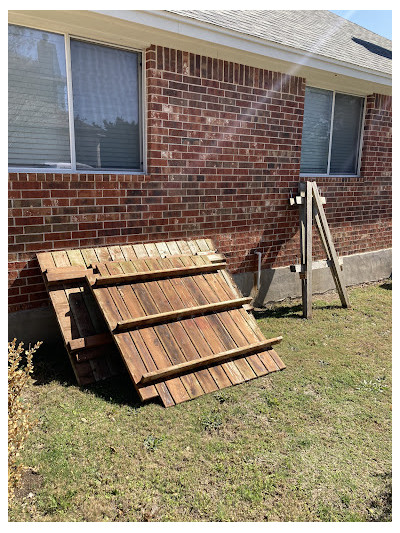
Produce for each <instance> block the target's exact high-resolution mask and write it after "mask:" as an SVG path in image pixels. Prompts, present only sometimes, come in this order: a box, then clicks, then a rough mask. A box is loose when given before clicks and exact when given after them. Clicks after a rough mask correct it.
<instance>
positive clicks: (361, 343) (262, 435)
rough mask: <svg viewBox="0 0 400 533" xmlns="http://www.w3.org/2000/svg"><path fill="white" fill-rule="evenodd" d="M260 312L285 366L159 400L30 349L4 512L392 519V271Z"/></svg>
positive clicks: (131, 517) (49, 517) (75, 517)
mask: <svg viewBox="0 0 400 533" xmlns="http://www.w3.org/2000/svg"><path fill="white" fill-rule="evenodd" d="M350 299H351V302H352V306H353V307H352V309H350V310H345V309H342V308H341V307H340V306H339V300H338V298H337V296H336V295H334V296H333V295H325V296H322V297H321V296H320V297H319V298H318V299H316V300H315V302H314V309H315V311H314V318H313V320H311V321H305V320H303V319H301V308H300V305H299V304H298V302H294V303H293V302H291V303H283V304H280V305H278V306H276V307H274V308H272V309H270V310H267V311H265V312H264V313H263V315H261V316H259V318H258V322H259V325H260V327H261V328H262V330H263V331H264V333H265V334H266V336H267V337H273V336H276V335H283V338H284V340H283V341H282V343H281V344H280V345H278V347H277V351H278V353H279V355H280V356H281V358H282V359H283V361H284V362H285V363H286V365H287V368H286V370H284V371H283V372H279V373H273V374H270V375H269V376H265V377H262V378H259V379H255V380H253V381H251V382H249V383H246V384H242V385H239V386H236V387H231V388H228V389H225V390H223V391H219V392H217V393H213V394H210V395H207V396H203V397H200V398H198V399H196V400H193V401H191V402H187V403H183V404H180V405H178V406H176V407H172V408H169V409H165V408H163V407H161V406H160V405H158V404H155V403H153V404H151V403H150V404H147V405H141V404H140V403H139V401H138V399H137V396H136V395H135V393H134V389H133V385H131V383H130V382H129V379H128V378H126V377H124V378H122V379H121V378H119V379H115V380H110V381H108V382H103V383H101V384H97V385H96V386H91V387H90V388H87V389H80V388H79V387H77V386H76V385H75V384H74V380H73V376H72V371H71V369H70V368H69V363H68V361H67V355H66V353H65V352H64V349H63V347H61V348H60V349H58V350H56V351H53V352H52V353H48V352H46V348H45V347H44V346H42V347H41V348H40V350H39V352H38V353H37V357H36V361H35V360H34V363H35V364H36V373H35V376H34V378H35V379H34V380H33V382H32V384H30V385H29V386H28V388H27V389H26V393H25V397H26V398H27V399H28V400H29V401H30V402H31V404H32V406H33V410H34V415H35V417H36V419H37V420H38V423H37V426H36V429H35V430H34V432H33V433H32V434H31V435H30V437H29V439H28V441H27V443H26V447H25V451H24V453H23V462H24V464H25V465H27V466H28V467H29V468H28V469H27V470H26V472H25V474H24V478H23V481H24V482H23V486H22V488H21V489H20V490H19V491H18V493H17V496H16V499H15V501H14V503H13V504H12V506H11V508H10V514H9V519H10V520H11V521H389V520H391V282H385V283H383V282H381V283H379V284H375V285H368V286H364V287H358V288H353V289H351V290H350Z"/></svg>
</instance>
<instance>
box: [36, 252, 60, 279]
mask: <svg viewBox="0 0 400 533" xmlns="http://www.w3.org/2000/svg"><path fill="white" fill-rule="evenodd" d="M36 258H37V260H38V263H39V267H40V270H41V272H42V274H43V273H44V272H46V270H48V269H49V268H55V263H54V259H53V256H52V255H51V252H41V253H39V254H36Z"/></svg>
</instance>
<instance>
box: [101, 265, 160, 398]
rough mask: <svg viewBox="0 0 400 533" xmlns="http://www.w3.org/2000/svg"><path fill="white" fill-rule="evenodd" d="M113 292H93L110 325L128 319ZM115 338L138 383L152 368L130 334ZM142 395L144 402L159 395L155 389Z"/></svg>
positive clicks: (108, 290) (129, 370) (128, 367)
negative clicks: (143, 357) (115, 300)
mask: <svg viewBox="0 0 400 533" xmlns="http://www.w3.org/2000/svg"><path fill="white" fill-rule="evenodd" d="M104 273H108V270H106V269H105V267H104ZM111 292H112V291H111V290H110V289H109V288H103V289H97V290H94V291H93V293H94V296H95V298H96V300H97V301H98V303H99V306H100V309H101V311H102V313H103V315H104V318H105V320H106V322H107V323H108V324H110V323H111V324H112V323H115V324H116V323H117V322H118V320H121V319H124V318H126V314H122V315H121V313H120V311H121V307H120V306H118V307H117V305H116V303H115V302H114V299H113V297H112V293H111ZM114 292H115V291H114ZM114 338H115V342H116V345H117V347H118V349H119V351H120V353H121V355H122V358H123V361H124V363H125V365H126V368H127V370H128V372H129V374H130V376H131V378H132V380H133V382H134V383H137V382H138V381H139V379H140V377H141V375H143V373H144V372H146V371H147V370H150V368H151V366H150V365H147V366H145V364H144V363H143V360H142V357H141V356H140V355H139V352H138V350H137V349H136V346H135V344H134V343H133V341H132V338H131V336H130V334H129V333H121V334H120V335H118V337H114ZM126 353H129V357H126ZM140 395H141V397H142V399H143V400H147V399H151V398H154V396H156V395H158V390H157V389H154V388H152V389H148V388H146V389H142V390H141V391H140Z"/></svg>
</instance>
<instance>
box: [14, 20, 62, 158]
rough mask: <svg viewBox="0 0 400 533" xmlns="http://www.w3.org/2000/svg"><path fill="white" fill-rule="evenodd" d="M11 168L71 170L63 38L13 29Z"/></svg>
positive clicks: (36, 31) (22, 29)
mask: <svg viewBox="0 0 400 533" xmlns="http://www.w3.org/2000/svg"><path fill="white" fill-rule="evenodd" d="M8 38H9V56H8V62H9V63H8V64H9V67H8V68H9V71H8V72H9V74H8V77H9V78H8V79H9V85H8V87H9V110H8V120H9V123H8V128H9V130H8V131H9V165H10V166H26V165H29V166H35V167H43V166H50V167H51V166H56V165H57V164H59V163H63V164H64V165H65V166H67V167H68V166H70V161H71V158H70V144H69V126H68V104H67V81H66V67H65V49H64V38H63V37H62V36H61V35H55V34H53V33H47V32H43V31H38V30H31V29H28V28H22V27H19V26H12V25H10V26H9V32H8Z"/></svg>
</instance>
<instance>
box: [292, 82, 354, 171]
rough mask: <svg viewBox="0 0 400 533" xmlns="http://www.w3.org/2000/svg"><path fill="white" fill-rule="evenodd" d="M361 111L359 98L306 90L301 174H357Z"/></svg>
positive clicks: (324, 91)
mask: <svg viewBox="0 0 400 533" xmlns="http://www.w3.org/2000/svg"><path fill="white" fill-rule="evenodd" d="M363 107H364V99H363V98H361V97H359V96H352V95H349V94H341V93H337V92H332V91H326V90H323V89H315V88H313V87H307V88H306V95H305V104H304V121H303V135H302V141H301V163H300V171H301V172H305V173H312V174H332V175H338V174H350V175H354V174H357V172H358V160H359V152H360V137H361V125H362V124H361V122H362V114H363ZM331 124H332V131H331Z"/></svg>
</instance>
